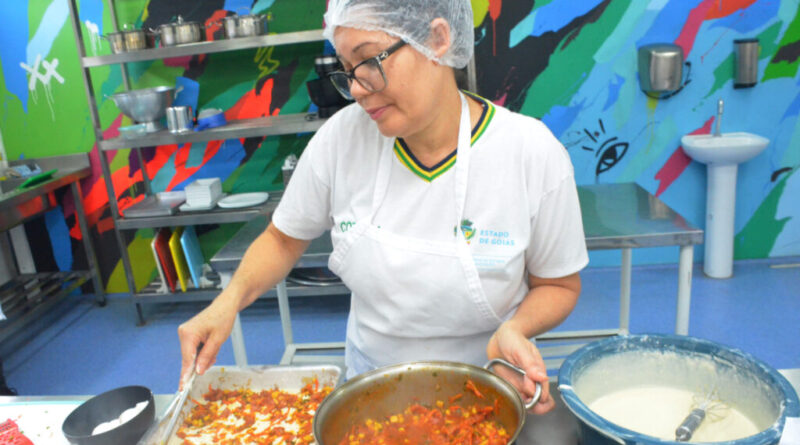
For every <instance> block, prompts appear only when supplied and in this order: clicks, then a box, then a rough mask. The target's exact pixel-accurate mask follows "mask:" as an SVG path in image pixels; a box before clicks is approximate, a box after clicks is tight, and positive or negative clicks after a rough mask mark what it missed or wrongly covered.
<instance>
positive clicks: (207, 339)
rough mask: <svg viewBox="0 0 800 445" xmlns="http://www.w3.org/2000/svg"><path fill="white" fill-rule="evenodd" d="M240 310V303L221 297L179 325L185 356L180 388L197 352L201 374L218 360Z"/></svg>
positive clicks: (183, 354) (182, 351)
mask: <svg viewBox="0 0 800 445" xmlns="http://www.w3.org/2000/svg"><path fill="white" fill-rule="evenodd" d="M238 311H239V308H238V306H237V305H235V304H233V303H232V302H230V299H223V298H220V297H217V298H216V299H215V300H214V301H213V302H212V303H211V304H210V305H209V306H208V307H207V308H205V309H203V310H202V311H201V312H200V313H199V314H197V315H195V316H194V317H192V318H191V319H190V320H189V321H187V322H185V323H183V324H181V325H180V326H178V338H179V340H180V342H181V356H182V361H181V380H180V383H179V389H183V384H184V382H185V381H186V380H187V379H188V378H189V375H190V374H191V367H192V364H193V363H194V361H195V360H194V359H195V355H197V363H196V365H195V369H196V372H197V374H203V373H204V372H206V370H207V369H208V368H210V367H211V365H213V364H214V362H215V361H216V360H217V353H218V352H219V348H220V347H221V346H222V344H223V343H225V340H227V339H228V336H230V335H231V330H232V329H233V323H234V321H235V320H236V314H237V313H238ZM201 346H202V349H200V347H201Z"/></svg>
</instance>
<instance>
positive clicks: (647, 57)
mask: <svg viewBox="0 0 800 445" xmlns="http://www.w3.org/2000/svg"><path fill="white" fill-rule="evenodd" d="M682 79H683V48H681V47H680V46H678V45H673V44H671V43H656V44H652V45H645V46H642V47H641V48H639V81H640V82H641V87H642V91H645V92H648V93H663V92H670V91H675V90H677V89H679V88H680V86H681V80H682Z"/></svg>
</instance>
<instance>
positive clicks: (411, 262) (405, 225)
mask: <svg viewBox="0 0 800 445" xmlns="http://www.w3.org/2000/svg"><path fill="white" fill-rule="evenodd" d="M325 22H326V30H325V32H326V37H327V38H328V39H329V40H331V41H332V42H333V44H334V47H335V48H336V52H337V55H338V57H339V59H340V60H341V62H342V64H343V67H344V70H345V71H342V72H338V73H335V74H333V75H332V76H331V79H332V80H333V81H334V84H335V85H336V86H337V88H338V89H339V90H340V92H341V93H342V94H343V95H345V96H346V97H352V98H353V99H354V100H355V101H356V102H357V104H353V105H350V106H348V107H346V108H344V109H343V110H341V111H339V112H337V113H336V114H335V115H334V116H333V117H331V118H330V119H329V120H328V122H326V123H325V125H323V126H322V128H320V130H319V131H318V132H317V133H316V134H315V136H314V138H313V139H312V140H311V142H310V143H309V145H308V147H307V148H306V150H305V152H304V153H303V155H302V157H301V159H300V162H299V163H298V166H297V168H296V170H295V172H294V173H293V175H292V181H291V183H290V185H289V186H288V188H287V190H286V192H285V194H284V195H283V198H282V200H281V203H280V205H279V207H278V209H277V210H276V211H275V214H274V215H273V217H272V223H271V224H270V225H269V227H268V228H267V229H266V230H265V231H264V233H263V234H261V235H260V236H259V237H258V238H257V239H256V240H255V241H254V242H253V244H252V245H251V246H250V248H249V249H248V250H247V252H246V254H245V256H244V258H243V259H242V262H241V264H240V266H239V268H238V270H237V271H236V273H235V274H234V277H233V279H232V281H231V283H230V285H229V286H228V287H227V288H226V289H225V290H224V291H223V292H222V293H221V294H220V295H219V296H218V297H217V298H216V299H215V300H214V302H213V303H212V304H211V305H210V306H209V307H208V308H206V309H205V310H203V311H202V312H201V313H200V314H198V315H197V316H195V317H194V318H192V319H191V320H189V321H188V322H186V323H185V324H183V325H182V326H181V327H180V328H179V330H178V331H179V336H180V340H181V348H182V353H183V374H182V375H185V374H186V373H187V371H188V369H189V367H190V366H191V363H192V360H193V358H194V353H195V351H196V348H197V347H198V345H200V344H201V343H204V346H203V348H202V350H201V351H200V352H199V355H198V357H197V371H198V372H199V373H202V372H203V371H205V370H206V369H207V368H208V367H209V366H210V365H211V364H212V363H213V362H214V358H215V357H216V354H217V351H218V350H219V347H220V345H221V344H222V343H223V342H224V341H225V339H226V338H227V337H228V335H229V334H230V332H231V327H232V325H233V321H234V317H235V315H236V313H237V312H238V311H240V310H242V309H243V308H244V307H246V306H247V305H249V304H250V303H252V302H253V301H254V300H255V299H256V298H258V296H259V295H262V294H263V293H264V292H266V291H267V290H269V289H270V288H271V287H273V286H274V285H275V284H276V283H278V282H279V281H280V280H281V279H282V278H283V277H285V276H286V275H287V274H288V272H289V271H290V270H291V268H292V266H293V265H294V264H295V263H296V261H297V260H298V259H299V257H300V255H301V254H302V253H303V251H304V250H305V249H306V247H307V246H308V244H309V240H312V239H314V238H316V237H318V236H320V235H322V234H323V233H324V231H326V230H329V229H330V230H331V237H332V241H333V246H334V250H333V253H332V254H331V258H330V262H329V267H330V269H331V270H332V271H333V272H335V273H336V274H337V275H339V277H341V278H342V280H343V281H344V283H345V284H346V285H347V287H348V288H349V289H350V290H351V291H352V300H351V311H350V316H349V319H348V325H347V339H346V351H345V361H346V364H347V376H348V377H352V376H354V375H356V374H358V373H361V372H365V371H368V370H370V369H374V368H376V367H380V366H385V365H388V364H393V363H398V362H404V361H414V360H454V361H460V362H468V363H473V364H477V365H482V364H484V363H485V362H486V361H487V359H489V358H495V357H502V358H505V359H506V360H508V361H510V362H512V363H514V364H516V365H518V366H519V367H521V368H522V369H524V370H525V371H526V373H527V377H526V378H525V379H524V381H523V382H522V383H518V385H517V386H518V389H520V391H521V392H522V393H523V394H525V395H527V396H531V395H532V394H533V391H534V387H535V382H541V383H546V382H547V375H546V372H545V366H544V363H543V360H542V357H541V355H540V354H539V351H538V350H537V348H536V346H535V344H534V343H533V342H531V341H530V340H529V339H530V338H533V337H535V336H536V335H539V334H541V333H543V332H545V331H547V330H549V329H551V328H553V327H555V326H557V325H558V324H559V323H560V322H561V321H563V320H564V319H565V318H566V317H567V315H568V314H569V313H570V311H571V310H572V308H573V307H574V305H575V303H576V301H577V298H578V294H579V293H580V278H579V276H578V271H579V270H580V269H582V268H583V267H584V266H585V265H586V263H587V261H588V259H587V254H586V246H585V243H584V235H583V227H582V224H581V218H580V208H579V204H578V198H577V192H576V188H575V181H574V178H573V173H572V165H571V163H570V160H569V156H568V154H567V152H566V150H565V149H564V148H563V146H562V145H561V144H560V143H559V142H558V141H557V140H556V139H555V138H554V137H553V135H552V134H551V133H550V132H549V131H548V130H547V128H546V127H545V126H544V125H543V124H542V123H541V122H540V121H538V120H535V119H533V118H529V117H525V116H522V115H519V114H515V113H512V112H510V111H509V110H506V109H504V108H502V107H498V106H495V105H493V104H492V103H490V102H488V101H486V100H484V99H482V98H480V97H477V96H474V95H470V94H464V93H462V92H460V91H459V89H458V87H457V86H456V80H455V75H454V69H453V68H460V67H463V66H465V65H466V63H467V62H468V61H469V59H470V58H471V56H472V52H473V46H474V42H473V24H472V11H471V8H470V2H469V0H429V1H423V0H414V1H408V0H331V1H330V2H329V7H328V12H327V13H326V15H325ZM498 371H499V370H498ZM553 406H554V399H553V398H552V397H551V396H550V394H549V391H548V386H547V385H546V384H544V385H543V394H542V397H541V399H540V402H539V403H538V404H537V405H536V406H535V407H534V409H533V412H534V413H536V414H543V413H545V412H548V411H549V410H551V409H552V408H553Z"/></svg>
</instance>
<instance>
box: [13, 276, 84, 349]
mask: <svg viewBox="0 0 800 445" xmlns="http://www.w3.org/2000/svg"><path fill="white" fill-rule="evenodd" d="M91 278H92V272H90V271H70V272H43V273H35V274H25V275H19V276H17V277H14V278H13V279H12V280H11V281H9V282H7V283H5V284H4V285H2V286H0V302H2V307H3V312H4V313H5V315H6V317H7V319H6V320H3V321H0V345H2V346H0V351H2V352H8V351H10V350H13V349H14V347H15V345H17V344H20V343H21V342H24V340H25V338H27V337H29V336H30V335H31V334H32V333H33V332H34V331H32V330H31V329H29V325H30V324H31V323H34V322H36V321H37V320H39V318H40V317H42V316H43V315H44V314H46V313H47V312H48V311H49V310H50V308H52V307H53V306H55V305H56V304H58V303H59V302H60V301H61V300H63V299H64V298H65V297H66V296H68V295H69V294H70V293H72V291H74V290H75V289H77V288H79V287H80V286H81V285H83V284H84V283H86V282H87V281H89V280H90V279H91ZM20 334H21V335H20Z"/></svg>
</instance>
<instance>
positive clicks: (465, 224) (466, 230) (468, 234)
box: [453, 218, 475, 244]
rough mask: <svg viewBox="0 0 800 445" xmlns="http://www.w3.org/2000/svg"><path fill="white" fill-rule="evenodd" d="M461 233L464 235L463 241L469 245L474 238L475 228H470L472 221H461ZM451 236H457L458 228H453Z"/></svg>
mask: <svg viewBox="0 0 800 445" xmlns="http://www.w3.org/2000/svg"><path fill="white" fill-rule="evenodd" d="M461 233H463V234H464V239H465V240H467V244H469V242H470V240H471V239H472V237H473V236H475V227H473V226H472V221H470V220H468V219H466V218H464V219H462V220H461ZM453 235H458V228H457V227H453Z"/></svg>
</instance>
